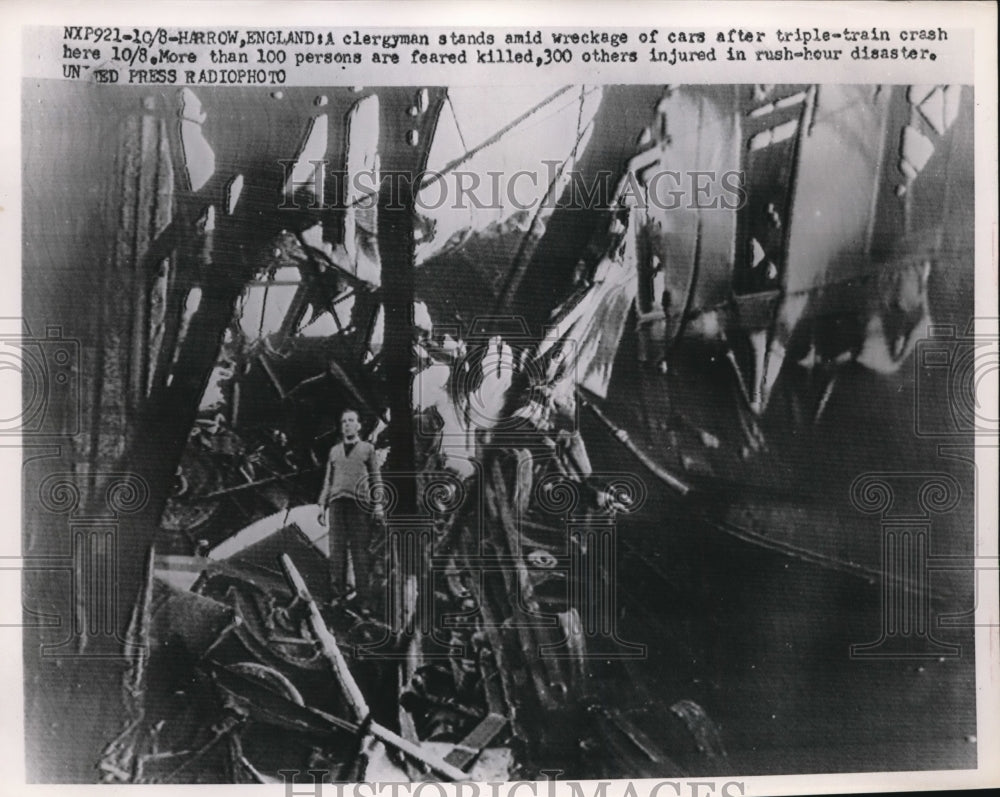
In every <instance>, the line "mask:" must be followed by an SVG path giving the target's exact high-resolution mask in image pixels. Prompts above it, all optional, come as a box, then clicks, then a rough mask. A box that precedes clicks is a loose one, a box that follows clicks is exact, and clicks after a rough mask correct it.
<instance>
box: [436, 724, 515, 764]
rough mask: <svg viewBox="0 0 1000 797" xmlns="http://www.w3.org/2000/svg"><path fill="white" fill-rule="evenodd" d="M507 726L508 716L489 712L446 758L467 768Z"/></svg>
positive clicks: (451, 762) (450, 762)
mask: <svg viewBox="0 0 1000 797" xmlns="http://www.w3.org/2000/svg"><path fill="white" fill-rule="evenodd" d="M506 727H507V718H506V717H504V716H503V715H502V714H488V715H487V716H486V718H485V719H484V720H483V721H482V722H480V723H479V724H478V725H477V726H476V727H475V728H473V729H472V731H471V732H470V733H469V735H468V736H466V737H465V738H464V739H462V741H461V742H459V743H458V744H456V745H455V749H454V750H452V751H451V752H450V753H448V755H446V756H445V757H444V760H445V761H446V762H447V763H449V764H451V765H453V766H456V767H458V768H459V769H466V768H467V767H468V766H469V765H470V764H471V763H472V762H473V761H475V760H476V758H478V757H479V754H480V753H481V752H483V750H484V749H485V748H487V747H488V746H489V745H490V742H492V741H493V740H494V739H496V738H497V736H499V735H500V733H501V732H502V731H503V730H504V729H505V728H506Z"/></svg>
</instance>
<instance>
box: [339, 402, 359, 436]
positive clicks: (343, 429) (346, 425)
mask: <svg viewBox="0 0 1000 797" xmlns="http://www.w3.org/2000/svg"><path fill="white" fill-rule="evenodd" d="M360 431H361V418H360V417H359V416H358V411H357V410H356V409H354V408H353V407H348V408H347V409H346V410H344V411H343V412H342V413H340V433H341V435H342V436H343V438H344V439H345V440H347V441H352V440H356V439H357V438H358V432H360Z"/></svg>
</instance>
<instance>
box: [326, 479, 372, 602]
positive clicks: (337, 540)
mask: <svg viewBox="0 0 1000 797" xmlns="http://www.w3.org/2000/svg"><path fill="white" fill-rule="evenodd" d="M371 542H372V539H371V526H370V524H369V520H368V515H367V513H365V512H364V511H363V510H362V509H361V507H360V506H358V502H357V501H355V500H354V499H353V498H335V499H334V500H333V501H331V502H330V586H331V588H332V589H333V596H334V597H337V596H339V595H343V594H345V593H346V592H348V591H349V584H348V580H347V551H348V550H350V552H351V561H352V562H353V563H354V585H353V586H354V588H355V589H356V590H357V592H358V598H359V599H361V600H362V601H367V600H368V599H369V593H370V590H371V585H370V583H369V580H370V579H371V571H372V567H371V565H372V562H371V559H372V555H371V550H370V546H371Z"/></svg>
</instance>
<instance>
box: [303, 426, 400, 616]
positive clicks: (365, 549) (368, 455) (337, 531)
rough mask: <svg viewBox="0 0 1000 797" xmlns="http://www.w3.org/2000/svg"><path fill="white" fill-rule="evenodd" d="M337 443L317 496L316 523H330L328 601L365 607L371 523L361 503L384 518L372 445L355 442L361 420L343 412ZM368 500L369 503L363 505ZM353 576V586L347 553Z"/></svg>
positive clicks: (328, 460)
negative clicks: (357, 601)
mask: <svg viewBox="0 0 1000 797" xmlns="http://www.w3.org/2000/svg"><path fill="white" fill-rule="evenodd" d="M340 431H341V440H340V442H339V443H337V444H336V445H335V446H333V448H331V449H330V456H329V457H328V458H327V462H326V475H325V476H324V477H323V489H322V491H321V492H320V494H319V500H318V501H317V503H318V504H319V508H320V512H319V523H320V525H321V526H325V525H326V523H327V515H328V514H329V519H330V520H329V522H330V537H329V539H330V586H331V588H332V593H331V595H332V598H333V600H334V601H337V600H340V599H343V600H352V599H353V598H354V597H355V596H357V597H360V599H361V601H362V602H363V603H365V604H368V605H370V600H371V594H370V589H371V584H370V582H371V572H372V554H371V543H372V539H371V536H372V533H371V529H372V524H371V522H370V518H369V515H368V512H367V511H366V510H365V505H366V504H369V505H370V504H371V503H374V512H373V514H374V519H375V520H376V521H378V522H379V523H381V522H382V521H383V520H384V518H385V513H384V511H383V509H382V505H381V503H380V502H379V500H378V496H379V493H380V492H381V490H380V489H379V488H380V485H381V475H380V473H379V465H378V458H377V456H376V453H375V446H373V445H372V444H371V443H369V442H366V441H365V440H362V439H361V438H360V437H359V432H360V431H361V419H360V417H359V415H358V411H357V410H355V409H353V408H348V409H345V410H344V411H343V412H342V413H341V414H340ZM368 496H372V497H373V498H374V499H375V500H374V501H370V500H365V499H366V498H367V497H368ZM348 551H350V554H351V563H352V565H353V571H354V582H353V584H352V583H351V582H350V581H349V579H348V568H347V552H348Z"/></svg>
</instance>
